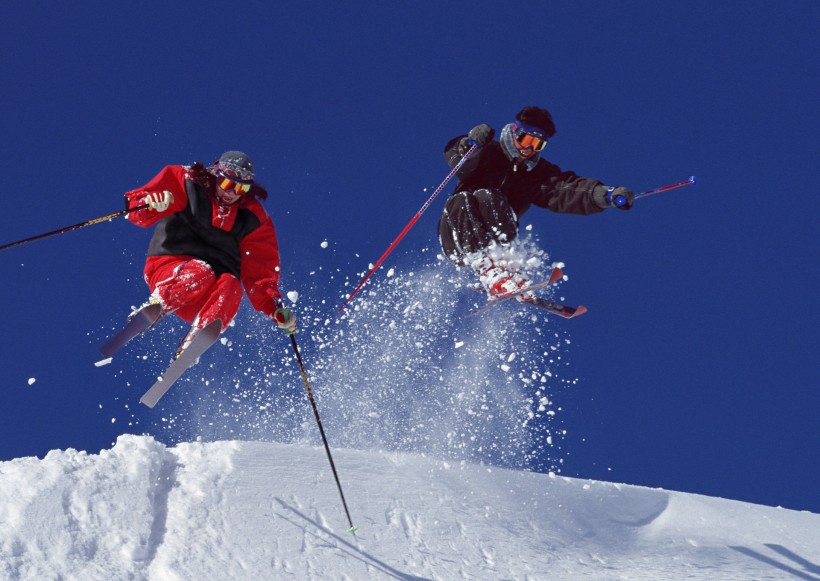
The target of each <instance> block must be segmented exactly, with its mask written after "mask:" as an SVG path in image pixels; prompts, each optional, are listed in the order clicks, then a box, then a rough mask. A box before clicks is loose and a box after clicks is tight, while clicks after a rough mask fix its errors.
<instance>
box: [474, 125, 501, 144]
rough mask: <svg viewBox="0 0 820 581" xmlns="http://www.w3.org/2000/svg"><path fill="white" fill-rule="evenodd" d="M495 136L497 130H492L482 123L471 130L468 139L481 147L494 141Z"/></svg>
mask: <svg viewBox="0 0 820 581" xmlns="http://www.w3.org/2000/svg"><path fill="white" fill-rule="evenodd" d="M494 135H495V129H491V128H490V126H489V125H487V124H486V123H482V124H481V125H476V126H475V127H473V128H472V129H470V133H468V134H467V137H468V138H469V139H470V140H471V141H473V142H475V144H476V145H478V146H479V147H481V146H482V145H486V144H487V143H489V142H490V141H492V140H493V136H494Z"/></svg>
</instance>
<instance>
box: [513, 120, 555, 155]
mask: <svg viewBox="0 0 820 581" xmlns="http://www.w3.org/2000/svg"><path fill="white" fill-rule="evenodd" d="M513 137H514V138H515V142H516V143H517V144H518V145H519V146H521V148H523V149H527V148H528V147H529V148H531V149H532V150H533V151H541V150H543V149H544V148H545V147H546V146H547V143H549V140H548V139H547V138H546V137H544V133H543V132H542V131H541V130H540V129H538V128H537V127H532V126H530V125H523V124H522V125H516V126H515V127H514V128H513Z"/></svg>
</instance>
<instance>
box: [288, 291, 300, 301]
mask: <svg viewBox="0 0 820 581" xmlns="http://www.w3.org/2000/svg"><path fill="white" fill-rule="evenodd" d="M288 299H289V300H290V302H292V303H295V302H296V301H298V300H299V293H298V292H296V291H288Z"/></svg>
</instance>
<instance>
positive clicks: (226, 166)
mask: <svg viewBox="0 0 820 581" xmlns="http://www.w3.org/2000/svg"><path fill="white" fill-rule="evenodd" d="M216 169H217V170H221V171H231V172H233V173H234V174H235V175H236V176H238V177H239V178H240V179H243V180H247V181H249V182H250V181H253V178H254V173H253V162H252V161H251V158H249V157H248V156H247V155H246V154H244V153H242V152H241V151H226V152H225V153H223V154H222V156H221V157H220V158H219V161H217V162H216Z"/></svg>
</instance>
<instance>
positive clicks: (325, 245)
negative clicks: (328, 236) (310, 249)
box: [319, 240, 327, 248]
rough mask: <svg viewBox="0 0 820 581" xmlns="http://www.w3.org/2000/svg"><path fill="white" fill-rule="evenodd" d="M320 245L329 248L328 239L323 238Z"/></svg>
mask: <svg viewBox="0 0 820 581" xmlns="http://www.w3.org/2000/svg"><path fill="white" fill-rule="evenodd" d="M319 246H321V247H322V248H327V240H323V241H322V243H321V244H320V245H319Z"/></svg>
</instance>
